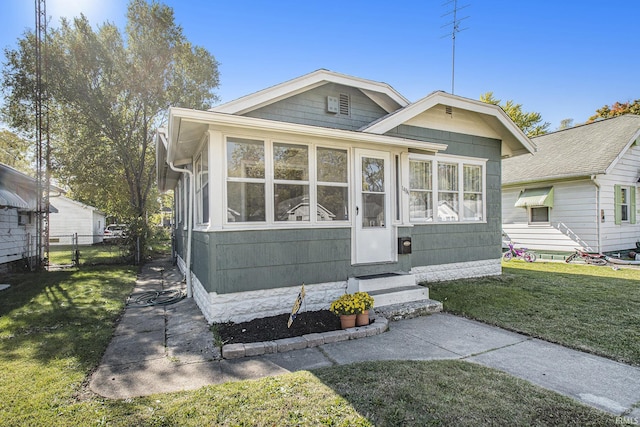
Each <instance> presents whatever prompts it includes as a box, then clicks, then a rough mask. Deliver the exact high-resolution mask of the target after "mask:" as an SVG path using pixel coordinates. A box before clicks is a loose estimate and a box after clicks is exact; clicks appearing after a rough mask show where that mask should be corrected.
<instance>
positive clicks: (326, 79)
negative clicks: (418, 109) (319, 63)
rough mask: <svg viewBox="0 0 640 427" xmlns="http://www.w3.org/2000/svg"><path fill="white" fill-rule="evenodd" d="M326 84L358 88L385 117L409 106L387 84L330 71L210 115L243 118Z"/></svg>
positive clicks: (248, 97) (247, 98)
mask: <svg viewBox="0 0 640 427" xmlns="http://www.w3.org/2000/svg"><path fill="white" fill-rule="evenodd" d="M326 83H335V84H339V85H345V86H350V87H355V88H358V89H360V90H361V91H362V93H364V94H365V95H366V96H368V97H369V98H370V99H371V100H372V101H374V102H375V103H376V104H378V105H379V106H380V107H381V108H383V109H384V110H385V111H386V112H387V113H391V112H393V111H396V110H398V109H399V108H402V107H404V106H406V105H408V104H409V101H408V100H407V99H406V98H405V97H404V96H402V95H401V94H400V93H399V92H397V91H396V90H395V89H393V88H392V87H391V86H389V85H388V84H386V83H381V82H376V81H373V80H366V79H361V78H358V77H352V76H348V75H345V74H339V73H335V72H333V71H329V70H317V71H314V72H312V73H309V74H305V75H304V76H301V77H298V78H295V79H293V80H289V81H287V82H284V83H281V84H279V85H276V86H272V87H269V88H267V89H263V90H261V91H259V92H255V93H252V94H250V95H246V96H243V97H241V98H238V99H236V100H234V101H230V102H227V103H225V104H222V105H218V106H217V107H214V108H212V109H211V110H210V111H215V112H218V113H228V114H238V115H243V114H246V113H248V112H250V111H253V110H256V109H258V108H261V107H264V106H266V105H269V104H273V103H274V102H277V101H280V100H282V99H285V98H288V97H290V96H294V95H297V94H299V93H302V92H305V91H308V90H310V89H314V88H316V87H319V86H322V85H324V84H326Z"/></svg>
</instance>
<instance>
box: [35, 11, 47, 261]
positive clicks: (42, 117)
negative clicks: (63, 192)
mask: <svg viewBox="0 0 640 427" xmlns="http://www.w3.org/2000/svg"><path fill="white" fill-rule="evenodd" d="M35 8H36V34H35V35H36V93H35V110H36V111H35V112H36V144H37V147H36V151H37V152H36V156H37V158H36V166H37V172H36V173H37V176H36V187H37V201H36V215H37V221H36V236H35V237H36V245H35V246H36V266H37V268H39V269H40V268H47V267H48V264H49V263H48V260H49V189H50V179H51V176H50V170H49V165H50V160H51V158H50V155H51V151H50V148H49V109H48V105H47V100H48V96H47V59H46V54H47V52H46V46H47V6H46V3H45V0H35Z"/></svg>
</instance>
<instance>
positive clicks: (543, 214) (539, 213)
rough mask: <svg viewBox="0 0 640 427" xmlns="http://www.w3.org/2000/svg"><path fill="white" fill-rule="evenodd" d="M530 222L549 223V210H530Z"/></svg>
mask: <svg viewBox="0 0 640 427" xmlns="http://www.w3.org/2000/svg"><path fill="white" fill-rule="evenodd" d="M531 222H549V208H548V207H540V208H531Z"/></svg>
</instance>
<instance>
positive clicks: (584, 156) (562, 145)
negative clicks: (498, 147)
mask: <svg viewBox="0 0 640 427" xmlns="http://www.w3.org/2000/svg"><path fill="white" fill-rule="evenodd" d="M639 138H640V116H638V115H633V114H628V115H624V116H618V117H614V118H611V119H604V120H599V121H597V122H593V123H589V124H584V125H579V126H575V127H573V128H569V129H564V130H561V131H557V132H553V133H548V134H545V135H541V136H538V137H535V138H533V140H534V142H535V144H536V146H537V147H538V151H537V152H536V154H535V155H527V156H519V157H514V158H511V159H505V160H504V161H503V163H502V183H503V184H516V183H525V182H532V181H543V180H553V179H566V178H581V177H589V176H592V175H599V174H606V173H608V172H609V171H610V170H611V169H612V168H613V167H614V166H615V165H616V164H617V162H618V160H619V159H620V158H621V157H622V156H623V155H624V153H625V152H626V151H627V150H628V149H629V147H631V145H632V144H633V143H634V142H636V141H638V139H639Z"/></svg>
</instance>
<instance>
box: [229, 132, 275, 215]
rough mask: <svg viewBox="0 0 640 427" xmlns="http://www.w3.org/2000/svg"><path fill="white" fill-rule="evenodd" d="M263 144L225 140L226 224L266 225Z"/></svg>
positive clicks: (252, 141)
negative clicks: (259, 222)
mask: <svg viewBox="0 0 640 427" xmlns="http://www.w3.org/2000/svg"><path fill="white" fill-rule="evenodd" d="M264 161H265V150H264V141H259V140H252V139H240V138H229V139H228V140H227V221H229V222H254V221H265V219H266V217H265V213H266V209H265V182H266V181H265V168H264V165H265V163H264Z"/></svg>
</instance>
